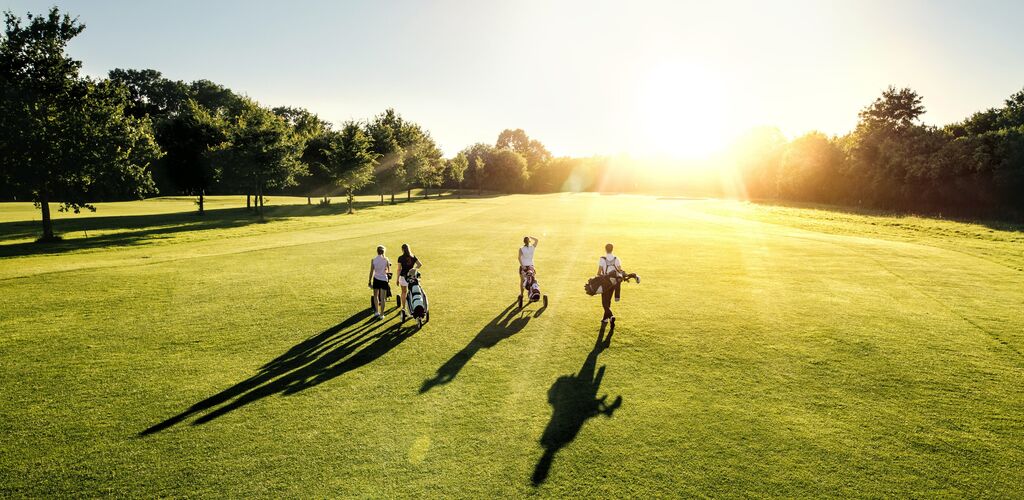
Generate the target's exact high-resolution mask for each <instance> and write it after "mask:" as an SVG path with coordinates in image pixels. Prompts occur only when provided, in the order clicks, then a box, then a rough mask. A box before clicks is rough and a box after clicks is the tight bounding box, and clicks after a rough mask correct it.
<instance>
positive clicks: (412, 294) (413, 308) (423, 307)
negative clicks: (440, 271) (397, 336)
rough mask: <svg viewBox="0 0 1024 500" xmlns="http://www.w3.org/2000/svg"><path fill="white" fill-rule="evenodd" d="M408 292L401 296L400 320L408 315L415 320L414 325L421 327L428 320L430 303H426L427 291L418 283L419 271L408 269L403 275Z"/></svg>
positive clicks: (403, 319) (403, 320) (407, 317)
mask: <svg viewBox="0 0 1024 500" xmlns="http://www.w3.org/2000/svg"><path fill="white" fill-rule="evenodd" d="M405 282H406V283H407V284H408V286H407V287H406V288H407V289H408V292H407V293H406V295H405V297H403V298H402V302H403V307H402V322H403V323H404V322H405V320H406V319H409V318H410V317H411V318H412V319H415V320H416V326H417V327H422V326H423V324H424V323H427V322H428V321H430V305H429V304H428V303H427V292H426V291H425V290H423V285H421V284H420V272H419V271H417V270H416V269H410V270H409V272H408V273H406V275H405Z"/></svg>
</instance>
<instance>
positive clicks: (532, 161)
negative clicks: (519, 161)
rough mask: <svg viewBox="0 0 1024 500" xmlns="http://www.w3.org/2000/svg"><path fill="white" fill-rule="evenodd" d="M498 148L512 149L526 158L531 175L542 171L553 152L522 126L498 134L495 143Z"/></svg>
mask: <svg viewBox="0 0 1024 500" xmlns="http://www.w3.org/2000/svg"><path fill="white" fill-rule="evenodd" d="M495 147H496V148H498V149H511V150H512V151H515V152H516V153H519V154H520V155H521V156H522V157H523V158H525V159H526V169H527V171H528V172H529V173H530V175H531V176H533V175H534V174H536V173H537V172H539V171H541V170H542V169H543V168H544V167H545V166H547V164H548V163H549V162H550V161H551V152H549V151H548V149H547V148H546V147H544V144H542V143H541V142H540V141H538V140H535V139H530V136H528V135H527V134H526V132H525V131H523V129H521V128H517V129H515V130H511V129H505V130H503V131H502V132H501V133H500V134H498V140H497V142H496V143H495Z"/></svg>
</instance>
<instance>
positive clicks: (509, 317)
mask: <svg viewBox="0 0 1024 500" xmlns="http://www.w3.org/2000/svg"><path fill="white" fill-rule="evenodd" d="M521 312H522V311H521V310H520V309H519V308H518V301H515V302H512V303H511V304H509V305H508V306H507V307H505V310H504V311H501V312H500V313H498V315H497V316H495V317H494V319H492V320H491V321H490V323H487V325H485V326H484V327H483V328H482V329H481V330H480V333H477V334H476V336H475V337H473V339H472V340H470V341H469V344H466V347H463V348H462V350H461V351H459V352H457V353H455V355H454V356H452V357H451V359H449V360H448V361H446V362H445V363H444V364H443V365H441V367H440V368H438V369H437V373H435V374H434V376H433V377H431V378H428V379H426V380H424V381H423V385H421V386H420V394H423V393H424V392H427V391H429V390H431V389H433V388H434V387H437V386H439V385H444V384H447V383H448V382H451V381H452V380H453V379H454V378H455V376H456V375H458V374H459V372H460V371H462V369H463V368H464V367H465V366H466V363H469V360H470V359H473V356H475V355H476V353H477V352H478V351H480V349H490V348H491V347H494V346H495V345H497V344H498V342H501V341H502V340H505V339H507V338H509V337H511V336H513V335H515V334H516V333H519V332H520V331H521V330H522V329H523V328H525V327H526V324H527V323H529V322H530V317H529V316H524V315H522V314H520V313H521Z"/></svg>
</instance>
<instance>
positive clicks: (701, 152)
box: [634, 63, 731, 158]
mask: <svg viewBox="0 0 1024 500" xmlns="http://www.w3.org/2000/svg"><path fill="white" fill-rule="evenodd" d="M728 103H729V100H728V99H727V92H726V89H725V85H724V84H723V82H722V80H721V79H720V78H719V77H718V76H716V75H715V74H714V73H712V72H710V71H708V70H706V69H705V68H702V67H700V66H697V65H691V64H682V63H671V64H661V65H659V66H657V67H655V68H653V70H652V71H651V72H650V73H648V75H647V77H646V79H644V80H642V81H641V83H640V85H639V88H638V96H637V111H638V120H639V122H640V123H639V124H638V127H637V128H636V131H637V133H638V137H637V138H636V140H635V141H634V142H635V143H636V144H635V148H634V150H635V151H644V152H647V153H650V152H654V153H656V154H662V155H670V156H674V157H680V158H706V157H708V156H710V155H711V154H713V153H715V152H718V151H720V150H722V149H723V148H724V147H725V146H726V145H727V144H728V142H729V140H730V138H731V135H730V133H729V130H728V128H729V123H730V122H729V120H730V115H731V113H730V108H729V105H728Z"/></svg>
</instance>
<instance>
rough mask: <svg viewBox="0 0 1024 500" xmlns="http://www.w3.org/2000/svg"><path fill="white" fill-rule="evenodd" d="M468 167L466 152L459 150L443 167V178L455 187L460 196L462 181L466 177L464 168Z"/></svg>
mask: <svg viewBox="0 0 1024 500" xmlns="http://www.w3.org/2000/svg"><path fill="white" fill-rule="evenodd" d="M468 168H469V159H468V158H466V153H464V152H460V153H459V154H457V155H455V157H454V158H451V159H449V160H448V161H447V163H446V165H445V169H444V173H445V178H446V180H447V181H448V182H450V183H451V184H452V185H454V186H455V188H456V191H455V192H456V193H458V196H460V197H461V196H462V181H463V179H465V178H466V169H468Z"/></svg>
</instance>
